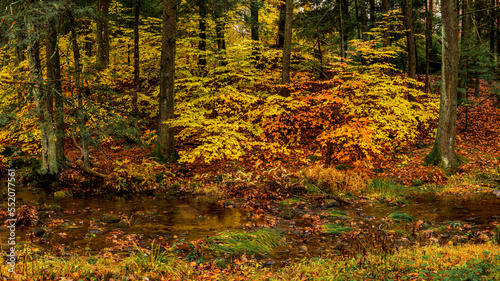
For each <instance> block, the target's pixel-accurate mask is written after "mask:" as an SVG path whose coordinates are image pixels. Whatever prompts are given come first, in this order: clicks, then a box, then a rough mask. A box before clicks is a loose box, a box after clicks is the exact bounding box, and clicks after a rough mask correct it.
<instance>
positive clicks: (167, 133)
mask: <svg viewBox="0 0 500 281" xmlns="http://www.w3.org/2000/svg"><path fill="white" fill-rule="evenodd" d="M176 28H177V0H163V33H162V46H161V60H160V94H159V95H158V97H159V107H160V108H159V109H160V113H159V116H158V148H157V150H158V151H157V153H158V154H159V155H158V156H159V157H160V158H163V159H165V160H167V161H169V162H175V161H177V159H178V158H179V156H178V154H177V151H176V150H175V146H174V129H173V128H172V127H171V126H170V125H169V124H167V123H166V122H167V121H168V120H171V119H173V118H174V82H175V33H176Z"/></svg>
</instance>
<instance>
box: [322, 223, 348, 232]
mask: <svg viewBox="0 0 500 281" xmlns="http://www.w3.org/2000/svg"><path fill="white" fill-rule="evenodd" d="M351 230H353V228H351V227H347V226H343V225H340V224H335V223H325V224H324V225H322V226H321V231H322V232H323V233H325V234H344V233H346V232H349V231H351Z"/></svg>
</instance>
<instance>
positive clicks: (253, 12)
mask: <svg viewBox="0 0 500 281" xmlns="http://www.w3.org/2000/svg"><path fill="white" fill-rule="evenodd" d="M259 10H260V5H259V0H250V29H251V30H250V32H251V35H250V36H251V39H252V44H253V51H252V56H253V59H254V61H256V62H257V61H260V50H259V49H260V48H259Z"/></svg>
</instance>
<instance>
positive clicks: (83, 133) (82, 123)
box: [68, 13, 90, 169]
mask: <svg viewBox="0 0 500 281" xmlns="http://www.w3.org/2000/svg"><path fill="white" fill-rule="evenodd" d="M68 16H69V20H70V26H71V45H72V47H73V59H74V63H75V71H74V73H73V76H74V78H75V87H76V98H77V109H76V115H77V116H76V122H77V126H78V128H79V130H80V141H81V144H82V151H81V153H82V156H81V160H82V161H83V164H84V166H85V167H86V168H89V169H90V153H89V138H90V136H89V134H88V132H87V129H86V123H87V122H86V119H87V118H86V115H87V112H86V111H85V109H84V106H83V89H82V77H81V73H82V67H81V65H80V57H81V56H80V48H79V46H78V39H77V34H76V25H75V18H74V17H73V15H72V14H71V13H69V14H68Z"/></svg>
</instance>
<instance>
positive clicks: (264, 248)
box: [206, 229, 284, 255]
mask: <svg viewBox="0 0 500 281" xmlns="http://www.w3.org/2000/svg"><path fill="white" fill-rule="evenodd" d="M206 241H207V242H208V247H209V249H210V250H211V251H213V252H216V253H219V254H221V255H226V254H230V255H231V254H235V253H246V254H249V255H254V254H269V253H271V252H272V251H273V249H274V248H275V247H277V246H279V245H282V244H283V241H284V237H283V236H281V235H280V234H278V233H277V232H276V231H274V230H271V229H261V230H257V231H254V232H251V233H245V232H240V231H228V232H222V233H219V234H218V235H217V236H214V237H210V238H207V239H206Z"/></svg>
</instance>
